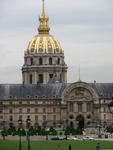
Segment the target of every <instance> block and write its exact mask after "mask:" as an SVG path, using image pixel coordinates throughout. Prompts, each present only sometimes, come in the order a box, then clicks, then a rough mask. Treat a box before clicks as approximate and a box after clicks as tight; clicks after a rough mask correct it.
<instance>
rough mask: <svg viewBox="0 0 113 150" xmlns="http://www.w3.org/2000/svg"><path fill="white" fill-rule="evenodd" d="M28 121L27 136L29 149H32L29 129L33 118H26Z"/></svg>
mask: <svg viewBox="0 0 113 150" xmlns="http://www.w3.org/2000/svg"><path fill="white" fill-rule="evenodd" d="M26 123H27V128H28V131H27V138H28V150H30V133H29V129H30V125H31V119H29V118H28V119H27V120H26Z"/></svg>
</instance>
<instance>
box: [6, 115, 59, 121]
mask: <svg viewBox="0 0 113 150" xmlns="http://www.w3.org/2000/svg"><path fill="white" fill-rule="evenodd" d="M23 118H24V117H23V116H22V115H20V116H19V118H18V120H23ZM27 118H30V116H27ZM34 119H35V121H38V115H35V116H34ZM41 120H43V121H46V120H47V117H46V115H43V116H42V119H41ZM53 120H56V115H53ZM9 121H13V116H9Z"/></svg>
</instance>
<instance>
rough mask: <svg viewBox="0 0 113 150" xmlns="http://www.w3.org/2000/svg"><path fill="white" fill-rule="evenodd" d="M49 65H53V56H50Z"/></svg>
mask: <svg viewBox="0 0 113 150" xmlns="http://www.w3.org/2000/svg"><path fill="white" fill-rule="evenodd" d="M49 65H52V58H51V57H50V58H49Z"/></svg>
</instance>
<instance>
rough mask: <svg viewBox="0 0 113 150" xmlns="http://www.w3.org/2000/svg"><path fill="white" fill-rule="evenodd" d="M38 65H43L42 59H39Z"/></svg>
mask: <svg viewBox="0 0 113 150" xmlns="http://www.w3.org/2000/svg"><path fill="white" fill-rule="evenodd" d="M39 65H43V59H42V57H40V58H39Z"/></svg>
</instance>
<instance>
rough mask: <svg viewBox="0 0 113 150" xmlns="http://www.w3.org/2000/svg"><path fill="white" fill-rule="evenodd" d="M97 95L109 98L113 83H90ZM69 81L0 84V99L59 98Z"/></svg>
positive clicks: (112, 90) (112, 92)
mask: <svg viewBox="0 0 113 150" xmlns="http://www.w3.org/2000/svg"><path fill="white" fill-rule="evenodd" d="M89 85H90V86H91V87H93V89H94V90H95V91H96V93H97V95H98V96H100V97H103V98H111V97H112V94H113V83H90V84H89ZM68 86H70V83H68V84H65V83H54V84H52V83H51V84H38V85H22V84H0V100H7V99H11V100H13V99H18V100H19V99H20V100H22V99H27V98H28V99H30V100H33V99H36V97H37V99H48V100H49V99H61V97H62V93H63V91H64V90H65V89H66V88H67V87H68Z"/></svg>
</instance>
